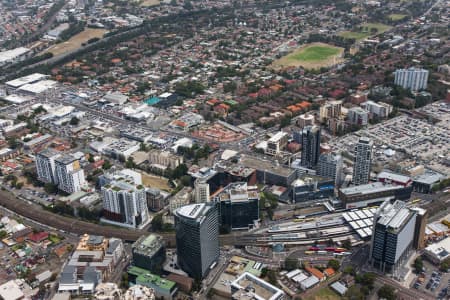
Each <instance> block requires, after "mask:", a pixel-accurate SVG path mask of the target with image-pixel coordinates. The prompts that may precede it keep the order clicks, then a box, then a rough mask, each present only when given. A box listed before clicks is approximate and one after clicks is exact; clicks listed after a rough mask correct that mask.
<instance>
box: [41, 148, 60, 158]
mask: <svg viewBox="0 0 450 300" xmlns="http://www.w3.org/2000/svg"><path fill="white" fill-rule="evenodd" d="M59 154H61V153H60V152H59V151H56V150H55V149H53V148H46V149H44V150H42V151H41V152H39V153H38V155H40V156H43V157H46V158H51V157H54V156H57V155H59Z"/></svg>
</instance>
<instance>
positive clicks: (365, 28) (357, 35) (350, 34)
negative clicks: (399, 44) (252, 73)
mask: <svg viewBox="0 0 450 300" xmlns="http://www.w3.org/2000/svg"><path fill="white" fill-rule="evenodd" d="M359 28H361V30H360V29H359ZM373 28H375V29H376V30H377V31H376V32H375V33H373V32H372V29H373ZM389 29H391V26H389V25H385V24H382V23H364V24H361V25H359V26H357V28H355V30H353V31H343V32H341V33H339V35H340V36H342V37H344V38H348V39H355V40H357V41H360V40H363V39H365V38H368V37H370V36H373V35H377V34H380V33H383V32H385V31H388V30H389Z"/></svg>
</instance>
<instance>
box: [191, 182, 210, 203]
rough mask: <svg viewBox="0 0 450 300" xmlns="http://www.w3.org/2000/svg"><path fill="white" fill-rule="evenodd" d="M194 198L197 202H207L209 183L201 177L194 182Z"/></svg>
mask: <svg viewBox="0 0 450 300" xmlns="http://www.w3.org/2000/svg"><path fill="white" fill-rule="evenodd" d="M194 200H195V202H197V203H205V202H209V183H207V182H206V181H205V180H203V179H201V178H199V179H197V180H196V181H195V182H194Z"/></svg>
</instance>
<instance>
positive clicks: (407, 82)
mask: <svg viewBox="0 0 450 300" xmlns="http://www.w3.org/2000/svg"><path fill="white" fill-rule="evenodd" d="M428 73H429V72H428V70H425V69H416V68H409V69H398V70H396V71H395V72H394V75H395V79H394V83H395V84H396V85H399V86H401V87H403V88H405V89H408V90H411V91H419V90H424V89H426V88H427V82H428Z"/></svg>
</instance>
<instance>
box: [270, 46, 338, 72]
mask: <svg viewBox="0 0 450 300" xmlns="http://www.w3.org/2000/svg"><path fill="white" fill-rule="evenodd" d="M343 51H344V49H343V48H339V47H335V46H331V45H327V44H323V43H313V44H308V45H305V46H302V47H300V48H298V49H296V50H294V51H293V52H292V53H290V54H288V55H286V56H283V57H282V58H280V59H278V60H276V61H274V63H273V66H274V67H300V66H301V67H304V68H307V69H315V68H321V67H327V66H331V65H333V64H335V63H337V62H338V61H340V60H341V56H342V53H343Z"/></svg>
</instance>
